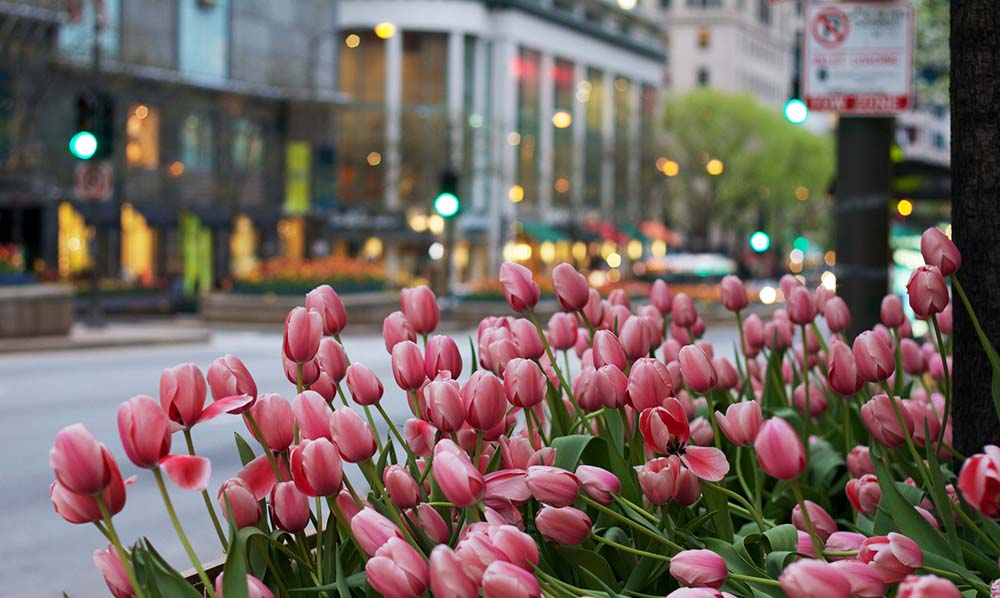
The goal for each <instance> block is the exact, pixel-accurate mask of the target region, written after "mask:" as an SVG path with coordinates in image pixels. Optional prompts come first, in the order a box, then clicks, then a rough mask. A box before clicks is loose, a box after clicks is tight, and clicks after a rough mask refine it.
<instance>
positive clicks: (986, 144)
mask: <svg viewBox="0 0 1000 598" xmlns="http://www.w3.org/2000/svg"><path fill="white" fill-rule="evenodd" d="M951 56H952V57H953V58H954V60H953V61H952V63H951V82H952V85H951V110H952V115H951V168H952V170H951V194H952V199H951V219H952V225H953V227H954V228H953V230H954V240H955V244H956V245H958V248H959V250H960V251H961V252H962V268H961V269H960V270H959V271H958V273H957V277H958V279H959V281H960V282H961V284H962V287H963V288H964V289H965V291H966V292H967V293H968V295H969V300H970V301H971V303H972V305H973V307H974V309H975V310H976V312H977V315H978V316H979V321H980V322H982V326H983V329H984V331H985V333H986V336H988V337H989V339H990V341H991V342H992V343H993V346H994V347H1000V318H998V317H997V312H998V310H1000V204H998V201H1000V200H998V197H1000V152H997V147H1000V111H998V110H997V106H1000V11H998V10H997V5H996V0H962V2H955V3H952V4H951ZM954 342H955V366H954V367H955V381H954V389H953V392H954V396H955V402H954V413H953V415H954V426H955V430H954V439H955V447H956V448H957V449H958V450H959V451H962V452H963V453H965V454H971V453H977V452H979V451H980V450H982V447H983V445H984V444H1000V427H998V426H997V422H996V420H995V419H994V418H993V416H992V413H993V404H992V399H991V397H992V393H993V392H998V391H997V390H993V389H991V388H990V383H991V380H990V378H991V377H990V376H984V375H983V372H988V371H990V369H991V366H990V363H989V360H988V359H987V356H986V353H985V352H984V351H983V348H982V347H981V346H980V343H979V339H978V338H977V336H976V332H975V330H974V329H973V325H972V321H971V320H970V318H969V316H968V315H967V314H966V312H965V309H963V308H962V306H961V304H960V303H959V304H956V305H955V328H954ZM993 384H994V386H996V385H997V384H1000V380H996V381H993Z"/></svg>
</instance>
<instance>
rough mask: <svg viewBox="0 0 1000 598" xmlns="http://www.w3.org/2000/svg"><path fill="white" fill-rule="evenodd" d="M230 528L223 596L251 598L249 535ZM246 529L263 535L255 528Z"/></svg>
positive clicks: (223, 579)
mask: <svg viewBox="0 0 1000 598" xmlns="http://www.w3.org/2000/svg"><path fill="white" fill-rule="evenodd" d="M229 527H230V532H229V552H228V553H227V554H226V565H225V567H224V568H223V569H222V572H223V578H222V594H223V595H224V596H225V597H226V598H249V596H250V589H249V587H248V584H247V560H246V538H247V534H244V533H242V532H236V531H235V530H234V528H233V526H232V525H230V526H229ZM246 529H247V531H249V532H251V533H252V532H253V531H256V532H257V533H263V532H261V531H260V530H259V529H257V528H255V527H248V528H246Z"/></svg>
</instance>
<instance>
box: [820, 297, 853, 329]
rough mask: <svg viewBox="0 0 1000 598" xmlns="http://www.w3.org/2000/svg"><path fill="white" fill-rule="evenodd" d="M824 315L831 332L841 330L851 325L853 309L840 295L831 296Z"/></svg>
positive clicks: (824, 309)
mask: <svg viewBox="0 0 1000 598" xmlns="http://www.w3.org/2000/svg"><path fill="white" fill-rule="evenodd" d="M823 317H825V318H826V325H827V326H828V327H829V328H830V332H841V331H843V330H846V329H847V327H848V326H850V325H851V310H850V309H849V308H848V307H847V303H846V302H844V300H843V299H841V298H840V297H831V298H830V299H829V300H827V302H826V305H825V306H824V307H823Z"/></svg>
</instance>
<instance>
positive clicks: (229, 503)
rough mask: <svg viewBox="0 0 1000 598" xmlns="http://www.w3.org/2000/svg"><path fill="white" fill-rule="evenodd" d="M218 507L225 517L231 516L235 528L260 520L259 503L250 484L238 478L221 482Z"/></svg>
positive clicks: (247, 525) (253, 523)
mask: <svg viewBox="0 0 1000 598" xmlns="http://www.w3.org/2000/svg"><path fill="white" fill-rule="evenodd" d="M217 496H218V500H219V508H221V509H222V516H223V517H224V518H226V519H229V518H230V517H232V521H233V525H235V526H236V527H237V528H244V527H250V526H251V525H257V522H258V521H260V503H259V502H257V498H256V497H255V496H254V493H253V490H252V489H251V488H250V485H249V484H247V483H246V482H244V481H243V480H241V479H240V478H230V479H228V480H226V481H225V482H223V484H222V486H221V487H220V488H219V493H218V495H217Z"/></svg>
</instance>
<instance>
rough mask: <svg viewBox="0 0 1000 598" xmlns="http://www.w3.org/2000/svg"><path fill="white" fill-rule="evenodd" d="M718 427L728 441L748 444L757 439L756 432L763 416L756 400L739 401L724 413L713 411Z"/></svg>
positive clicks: (762, 422) (742, 444)
mask: <svg viewBox="0 0 1000 598" xmlns="http://www.w3.org/2000/svg"><path fill="white" fill-rule="evenodd" d="M715 420H716V421H717V422H718V424H719V429H720V430H722V433H723V434H725V436H726V438H728V439H729V442H732V443H733V444H735V445H738V446H750V445H752V444H753V442H754V440H756V439H757V432H758V431H759V430H760V427H761V426H762V425H763V424H764V416H763V414H762V413H761V410H760V403H758V402H757V401H741V402H739V403H733V404H731V405H730V406H729V407H727V408H726V414H725V415H723V414H721V413H718V412H716V413H715Z"/></svg>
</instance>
